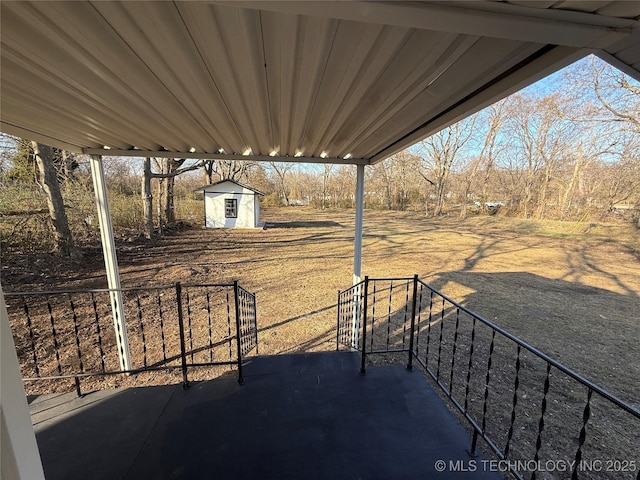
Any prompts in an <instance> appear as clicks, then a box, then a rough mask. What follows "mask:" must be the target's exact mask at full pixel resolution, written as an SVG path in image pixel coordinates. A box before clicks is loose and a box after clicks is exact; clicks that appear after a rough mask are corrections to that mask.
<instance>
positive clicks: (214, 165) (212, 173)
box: [202, 159, 255, 184]
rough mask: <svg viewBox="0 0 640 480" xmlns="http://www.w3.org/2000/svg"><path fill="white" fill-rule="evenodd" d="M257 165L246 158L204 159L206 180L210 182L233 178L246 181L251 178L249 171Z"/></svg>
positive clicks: (237, 180) (236, 180)
mask: <svg viewBox="0 0 640 480" xmlns="http://www.w3.org/2000/svg"><path fill="white" fill-rule="evenodd" d="M254 165H255V163H253V162H249V161H246V160H219V159H218V160H203V161H202V168H203V170H204V172H205V181H206V182H207V183H209V184H211V183H214V181H215V180H216V178H214V177H217V180H233V181H235V182H244V181H247V180H248V178H249V173H250V171H251V169H252V167H253V166H254Z"/></svg>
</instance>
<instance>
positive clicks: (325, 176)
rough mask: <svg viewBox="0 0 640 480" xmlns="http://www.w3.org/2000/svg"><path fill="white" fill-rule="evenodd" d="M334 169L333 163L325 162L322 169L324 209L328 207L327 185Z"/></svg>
mask: <svg viewBox="0 0 640 480" xmlns="http://www.w3.org/2000/svg"><path fill="white" fill-rule="evenodd" d="M331 170H333V164H331V163H325V164H324V165H323V170H322V209H323V210H324V209H325V208H327V186H328V183H329V176H330V175H331Z"/></svg>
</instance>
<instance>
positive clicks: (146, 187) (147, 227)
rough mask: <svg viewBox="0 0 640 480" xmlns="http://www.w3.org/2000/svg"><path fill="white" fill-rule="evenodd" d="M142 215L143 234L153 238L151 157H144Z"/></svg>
mask: <svg viewBox="0 0 640 480" xmlns="http://www.w3.org/2000/svg"><path fill="white" fill-rule="evenodd" d="M141 193H142V217H143V218H144V235H145V237H147V238H148V239H151V238H153V195H152V194H151V158H149V157H146V158H145V159H144V163H143V174H142V189H141Z"/></svg>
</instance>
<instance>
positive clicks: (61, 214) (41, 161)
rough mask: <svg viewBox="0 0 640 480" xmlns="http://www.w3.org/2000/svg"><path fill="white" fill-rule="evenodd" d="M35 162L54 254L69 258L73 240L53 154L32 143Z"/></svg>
mask: <svg viewBox="0 0 640 480" xmlns="http://www.w3.org/2000/svg"><path fill="white" fill-rule="evenodd" d="M32 146H33V151H34V154H35V161H36V165H37V167H38V172H39V176H40V179H41V181H42V188H43V190H44V191H45V193H46V195H47V206H48V207H49V217H50V219H51V224H52V225H53V231H54V238H55V244H56V247H55V248H56V252H57V253H59V254H61V255H65V256H70V255H71V254H72V253H73V251H74V249H73V239H72V238H71V231H70V230H69V222H68V220H67V214H66V211H65V208H64V201H63V200H62V194H61V193H60V184H59V183H58V176H57V174H56V169H55V167H54V164H53V152H52V149H51V147H49V146H47V145H43V144H41V143H37V142H32Z"/></svg>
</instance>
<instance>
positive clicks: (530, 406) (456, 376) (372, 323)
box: [337, 275, 640, 480]
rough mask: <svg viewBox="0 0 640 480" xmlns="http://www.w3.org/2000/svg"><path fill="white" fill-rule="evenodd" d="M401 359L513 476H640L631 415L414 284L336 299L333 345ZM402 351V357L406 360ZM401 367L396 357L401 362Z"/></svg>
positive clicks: (638, 416) (391, 284)
mask: <svg viewBox="0 0 640 480" xmlns="http://www.w3.org/2000/svg"><path fill="white" fill-rule="evenodd" d="M341 345H342V346H346V347H348V348H351V349H357V350H359V351H360V352H361V354H362V364H361V371H362V373H364V372H365V371H366V357H367V356H369V355H375V354H381V353H386V354H395V355H402V358H403V359H406V364H407V368H408V369H411V368H412V366H413V363H414V361H415V362H417V363H418V364H419V365H420V366H422V367H423V368H424V370H425V372H426V373H427V374H428V376H429V377H430V378H431V379H432V380H433V381H434V382H435V383H436V384H437V385H438V387H439V388H440V389H441V390H442V392H443V393H444V395H445V396H446V398H447V399H448V401H449V402H450V404H451V406H452V408H453V409H454V410H457V411H458V412H459V413H460V415H461V416H462V417H463V418H464V419H465V420H466V422H467V424H468V425H469V427H470V428H471V430H472V440H471V445H470V452H471V453H472V454H475V451H476V447H477V441H478V438H481V439H483V440H484V442H485V443H486V445H488V447H489V448H490V449H491V450H492V451H493V452H494V453H495V455H496V456H497V460H496V463H495V464H492V466H493V467H494V469H497V470H500V471H508V472H510V473H511V474H512V475H513V476H515V477H516V478H531V479H539V478H572V479H577V478H636V479H637V480H638V479H640V449H639V448H638V445H640V410H639V409H638V408H637V407H635V406H633V405H631V404H629V403H627V402H624V401H622V400H621V399H619V398H617V397H616V396H614V395H612V394H611V393H609V392H608V391H606V390H605V389H604V388H602V387H600V386H598V385H596V384H595V383H593V382H591V381H589V380H588V379H586V378H584V377H583V376H581V375H579V374H578V373H576V372H574V371H573V370H571V369H569V368H568V367H566V366H564V365H562V364H561V363H559V362H558V361H556V360H554V359H553V358H551V357H550V356H548V355H546V354H545V353H543V352H541V351H540V350H538V349H536V348H534V347H532V346H531V345H529V344H527V343H525V342H524V341H522V340H520V339H519V338H517V337H516V336H514V335H512V334H511V333H509V332H507V331H506V330H504V329H502V328H500V327H499V326H497V325H495V324H494V323H492V322H490V321H488V320H486V319H484V318H482V317H481V316H479V315H477V314H476V313H474V312H472V311H470V310H468V309H467V308H465V307H463V306H462V305H460V304H459V303H457V302H455V301H454V300H452V299H450V298H449V297H447V296H446V295H444V294H442V293H441V292H439V291H438V290H436V289H435V288H433V287H431V286H429V285H428V284H426V283H425V282H423V281H422V280H420V279H419V278H418V277H417V275H416V276H414V277H413V278H393V279H391V278H387V279H384V278H376V279H373V278H368V277H365V280H364V281H362V282H361V283H359V284H357V285H355V286H353V287H351V288H350V289H348V290H345V291H343V292H339V293H338V334H337V348H340V346H341ZM405 354H406V356H405ZM403 362H404V360H403Z"/></svg>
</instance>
